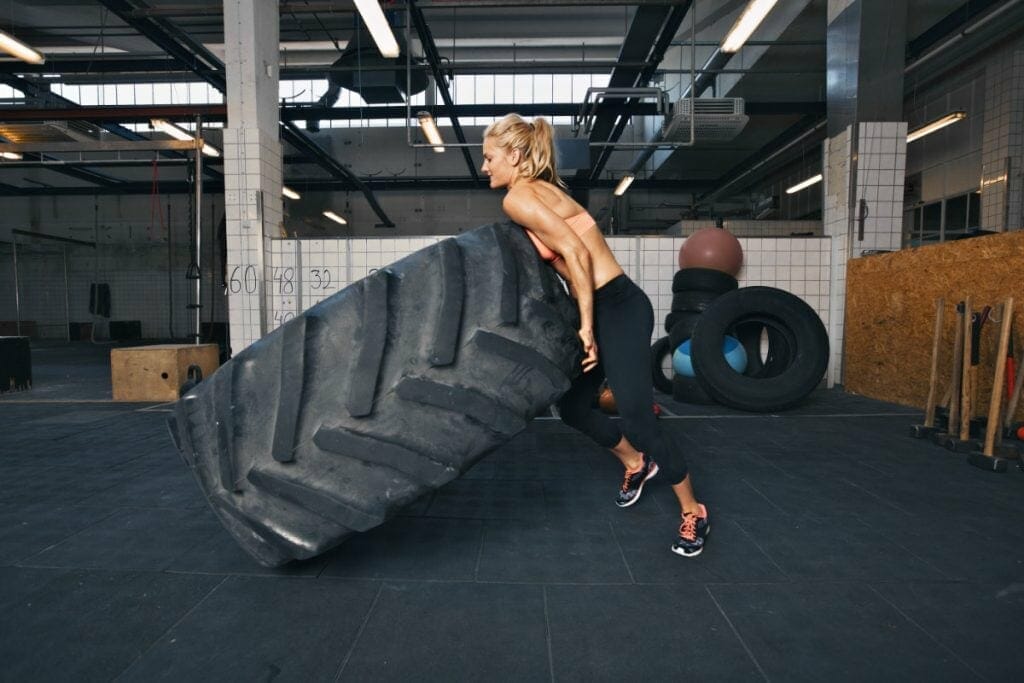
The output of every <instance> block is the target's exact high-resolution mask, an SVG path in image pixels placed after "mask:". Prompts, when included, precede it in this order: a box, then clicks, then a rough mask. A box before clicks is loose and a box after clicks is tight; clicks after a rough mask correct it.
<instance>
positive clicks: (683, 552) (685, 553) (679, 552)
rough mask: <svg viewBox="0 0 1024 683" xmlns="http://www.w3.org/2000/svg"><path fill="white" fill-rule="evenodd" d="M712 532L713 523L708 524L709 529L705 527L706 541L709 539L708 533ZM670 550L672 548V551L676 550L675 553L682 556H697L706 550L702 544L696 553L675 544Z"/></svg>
mask: <svg viewBox="0 0 1024 683" xmlns="http://www.w3.org/2000/svg"><path fill="white" fill-rule="evenodd" d="M710 533H711V525H710V524H708V526H707V529H705V530H704V539H705V541H706V540H707V537H708V534H710ZM669 550H671V551H672V552H674V553H675V554H676V555H680V556H682V557H697V556H698V555H700V554H701V553H702V552H704V546H703V545H702V546H701V547H700V550H698V551H697V552H695V553H688V552H686V551H685V550H684V549H682V548H677V547H675V546H674V545H673V546H672V547H670V548H669Z"/></svg>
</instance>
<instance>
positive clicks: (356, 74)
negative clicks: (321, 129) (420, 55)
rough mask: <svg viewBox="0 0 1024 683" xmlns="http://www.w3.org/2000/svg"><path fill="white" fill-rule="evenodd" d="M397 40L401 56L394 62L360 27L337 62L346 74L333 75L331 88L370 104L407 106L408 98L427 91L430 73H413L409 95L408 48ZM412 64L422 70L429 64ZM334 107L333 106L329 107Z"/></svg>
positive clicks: (419, 62) (396, 36)
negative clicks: (423, 66)
mask: <svg viewBox="0 0 1024 683" xmlns="http://www.w3.org/2000/svg"><path fill="white" fill-rule="evenodd" d="M395 39H396V40H397V41H398V47H399V49H400V50H401V54H400V55H399V56H398V57H397V58H394V59H388V58H386V57H381V55H380V52H379V51H378V50H377V45H376V44H375V43H374V42H373V38H372V37H370V34H369V33H368V32H367V31H366V30H365V29H364V28H363V26H362V24H360V26H359V28H358V29H356V31H355V33H354V34H353V35H352V38H351V39H350V40H349V41H348V45H347V46H346V47H345V51H344V52H342V53H341V57H339V58H338V59H337V61H335V62H334V66H335V67H343V68H344V70H339V71H332V72H331V73H330V76H329V80H330V83H331V85H332V86H335V87H342V88H346V89H347V90H351V91H353V92H356V93H359V95H360V96H361V97H362V98H363V100H365V101H366V103H367V104H389V103H403V102H405V100H406V97H407V96H409V95H415V94H417V93H421V92H423V91H424V90H426V89H427V75H426V73H425V72H424V71H423V70H422V69H413V71H412V74H411V81H410V83H411V85H412V92H406V89H407V82H406V80H407V79H406V64H405V60H406V57H405V51H406V50H407V49H408V48H407V46H406V45H405V41H404V39H403V37H402V36H401V35H400V34H398V33H396V35H395ZM412 63H413V65H416V66H420V65H423V64H424V63H425V62H424V61H423V60H422V59H413V60H412ZM331 104H333V102H331V103H330V104H328V106H330V105H331Z"/></svg>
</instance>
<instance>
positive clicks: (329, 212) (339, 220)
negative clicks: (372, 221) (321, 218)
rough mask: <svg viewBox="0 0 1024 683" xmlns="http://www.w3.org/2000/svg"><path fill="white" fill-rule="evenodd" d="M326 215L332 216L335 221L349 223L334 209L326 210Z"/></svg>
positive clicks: (343, 223)
mask: <svg viewBox="0 0 1024 683" xmlns="http://www.w3.org/2000/svg"><path fill="white" fill-rule="evenodd" d="M324 215H325V216H327V217H328V218H330V219H331V220H332V221H334V222H335V223H341V224H342V225H348V221H347V220H345V219H344V218H342V217H341V216H339V215H338V214H336V213H334V212H333V211H324Z"/></svg>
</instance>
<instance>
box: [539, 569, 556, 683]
mask: <svg viewBox="0 0 1024 683" xmlns="http://www.w3.org/2000/svg"><path fill="white" fill-rule="evenodd" d="M541 597H542V598H543V601H544V640H545V642H546V644H547V648H548V676H549V678H550V680H551V683H555V655H554V651H553V650H554V648H552V646H551V616H550V614H549V611H548V587H547V586H544V587H543V588H542V590H541Z"/></svg>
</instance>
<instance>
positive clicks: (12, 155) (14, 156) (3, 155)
mask: <svg viewBox="0 0 1024 683" xmlns="http://www.w3.org/2000/svg"><path fill="white" fill-rule="evenodd" d="M21 158H22V157H21V155H20V154H18V153H17V152H0V159H10V160H11V161H21Z"/></svg>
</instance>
